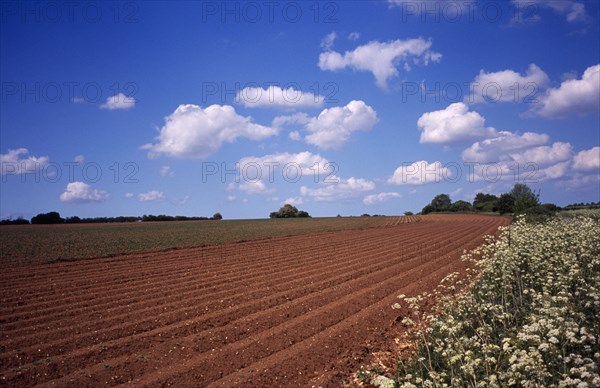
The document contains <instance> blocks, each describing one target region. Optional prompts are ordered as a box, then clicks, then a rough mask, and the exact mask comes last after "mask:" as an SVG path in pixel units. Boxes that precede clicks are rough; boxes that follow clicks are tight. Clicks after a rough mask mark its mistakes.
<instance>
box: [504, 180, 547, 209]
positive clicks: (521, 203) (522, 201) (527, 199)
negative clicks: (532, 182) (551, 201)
mask: <svg viewBox="0 0 600 388" xmlns="http://www.w3.org/2000/svg"><path fill="white" fill-rule="evenodd" d="M509 194H510V196H511V197H513V198H514V200H515V204H514V212H515V213H522V212H523V210H525V209H529V208H533V207H536V206H539V204H540V200H539V193H538V194H536V193H534V192H533V190H531V188H529V186H527V185H526V184H524V183H516V184H515V186H514V187H513V189H512V190H511V191H510V193H509Z"/></svg>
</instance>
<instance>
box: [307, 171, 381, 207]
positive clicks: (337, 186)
mask: <svg viewBox="0 0 600 388" xmlns="http://www.w3.org/2000/svg"><path fill="white" fill-rule="evenodd" d="M336 180H337V183H324V182H323V183H321V185H320V187H317V188H314V189H313V188H309V187H306V186H302V187H300V195H302V197H305V198H310V199H312V200H315V201H319V202H332V201H340V200H346V199H352V198H355V197H357V196H359V195H361V194H362V193H364V192H366V191H371V190H373V189H375V183H373V182H371V181H369V180H366V179H362V178H354V177H351V178H348V179H342V178H337V177H336Z"/></svg>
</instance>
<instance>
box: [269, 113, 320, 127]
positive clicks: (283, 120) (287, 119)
mask: <svg viewBox="0 0 600 388" xmlns="http://www.w3.org/2000/svg"><path fill="white" fill-rule="evenodd" d="M310 120H311V117H310V116H309V115H307V114H306V113H295V114H293V115H287V116H277V117H275V118H274V119H273V122H272V123H271V125H273V127H275V128H279V127H282V126H284V125H303V124H308V123H309V122H310Z"/></svg>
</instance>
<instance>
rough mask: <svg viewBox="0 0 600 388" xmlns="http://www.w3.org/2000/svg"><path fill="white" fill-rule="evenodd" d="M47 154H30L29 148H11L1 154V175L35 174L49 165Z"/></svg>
mask: <svg viewBox="0 0 600 388" xmlns="http://www.w3.org/2000/svg"><path fill="white" fill-rule="evenodd" d="M49 161H50V159H48V157H47V156H40V157H37V156H33V155H31V156H29V150H28V149H27V148H17V149H15V150H11V149H9V150H8V152H7V153H6V154H0V175H21V174H33V173H37V172H38V171H40V170H42V169H44V168H45V167H46V166H48V163H49Z"/></svg>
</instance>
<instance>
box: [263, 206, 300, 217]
mask: <svg viewBox="0 0 600 388" xmlns="http://www.w3.org/2000/svg"><path fill="white" fill-rule="evenodd" d="M308 217H310V215H309V214H308V213H307V212H305V211H304V210H298V208H296V206H292V205H290V204H289V203H286V204H285V205H283V206H282V207H280V208H279V211H276V212H271V214H269V218H308Z"/></svg>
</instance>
